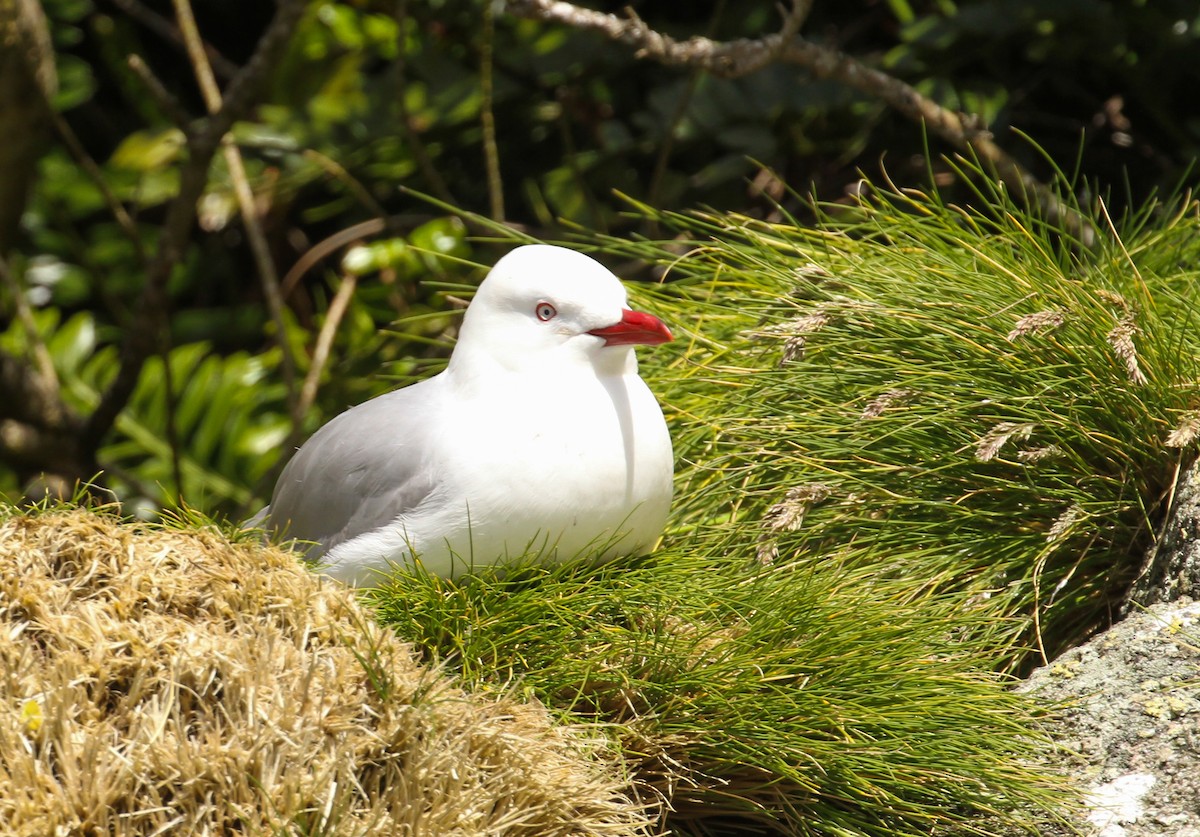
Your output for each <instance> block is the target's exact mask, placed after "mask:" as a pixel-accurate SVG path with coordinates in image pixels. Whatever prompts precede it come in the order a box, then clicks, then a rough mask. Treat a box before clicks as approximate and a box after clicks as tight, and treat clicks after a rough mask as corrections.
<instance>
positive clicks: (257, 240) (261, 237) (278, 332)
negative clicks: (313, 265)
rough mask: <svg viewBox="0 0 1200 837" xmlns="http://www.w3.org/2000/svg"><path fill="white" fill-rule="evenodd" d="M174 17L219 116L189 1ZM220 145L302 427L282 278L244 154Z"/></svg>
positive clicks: (207, 100) (182, 1)
mask: <svg viewBox="0 0 1200 837" xmlns="http://www.w3.org/2000/svg"><path fill="white" fill-rule="evenodd" d="M175 16H176V17H177V18H178V20H179V31H180V33H181V34H182V35H183V40H184V44H185V45H186V46H187V51H188V57H189V58H190V59H191V61H192V68H193V70H194V71H195V73H196V81H197V83H198V84H199V85H200V91H201V94H202V95H203V97H204V104H205V107H207V108H208V111H209V113H216V112H217V111H218V110H219V109H220V107H221V91H220V90H219V89H218V87H217V80H216V78H215V77H214V76H213V72H212V67H210V66H209V64H208V60H207V58H206V56H205V53H204V48H203V42H202V40H201V38H200V31H199V30H198V29H197V28H196V18H195V16H194V15H193V14H192V7H191V3H189V2H188V0H175ZM221 144H222V146H223V149H222V150H223V151H224V154H225V163H226V165H227V166H228V168H229V179H230V180H231V181H232V183H233V191H234V194H235V195H236V196H237V202H238V209H239V210H240V211H241V215H242V222H243V224H244V225H245V227H246V238H247V240H248V241H249V242H250V252H251V254H252V255H253V257H254V263H255V265H256V266H257V268H258V275H259V278H260V280H261V281H262V287H263V295H264V296H265V297H266V300H267V309H268V310H269V311H270V313H271V321H272V323H274V325H275V338H276V340H277V341H278V344H279V351H280V367H281V369H282V372H283V382H284V386H285V387H286V389H287V402H288V409H289V412H290V413H291V415H292V422H293V424H299V423H300V418H301V416H300V415H298V414H297V406H298V404H299V401H298V399H297V394H296V359H295V358H294V357H293V356H292V347H291V344H290V343H289V342H288V339H287V323H286V322H285V320H284V316H283V296H282V295H281V294H280V293H279V275H278V273H277V272H276V271H275V262H274V260H273V259H272V258H271V247H270V245H269V244H268V243H267V237H266V235H265V234H264V233H263V229H262V224H261V223H260V222H259V218H258V207H257V206H256V205H255V201H254V192H253V190H252V189H251V188H250V178H249V177H248V176H247V174H246V164H245V161H244V160H243V159H242V153H241V151H239V150H238V147H237V145H236V144H235V143H234V142H233V137H231V136H229V135H228V134H227V135H225V136H224V137H223V138H222V140H221Z"/></svg>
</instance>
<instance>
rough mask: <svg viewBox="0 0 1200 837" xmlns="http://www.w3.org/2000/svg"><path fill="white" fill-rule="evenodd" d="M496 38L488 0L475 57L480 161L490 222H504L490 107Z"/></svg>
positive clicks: (498, 159)
mask: <svg viewBox="0 0 1200 837" xmlns="http://www.w3.org/2000/svg"><path fill="white" fill-rule="evenodd" d="M495 41H496V7H495V5H494V4H493V3H488V4H486V6H485V7H484V12H483V47H482V50H481V55H480V59H479V87H480V90H481V91H482V93H483V103H482V105H481V106H480V110H479V123H480V126H481V127H482V128H483V162H484V166H485V168H486V170H487V182H488V199H489V201H490V206H491V215H492V220H493V221H500V222H503V221H504V180H503V178H501V176H500V149H499V148H498V147H497V145H496V113H495V111H494V110H493V107H492V106H493V103H494V102H493V93H494V90H495V85H494V84H493V81H492V71H493V70H494V69H495V63H494V62H493V60H492V49H493V47H494V46H495Z"/></svg>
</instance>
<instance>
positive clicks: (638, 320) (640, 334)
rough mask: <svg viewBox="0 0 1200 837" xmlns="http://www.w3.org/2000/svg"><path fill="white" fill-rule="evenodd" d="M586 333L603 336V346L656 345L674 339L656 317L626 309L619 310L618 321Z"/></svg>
mask: <svg viewBox="0 0 1200 837" xmlns="http://www.w3.org/2000/svg"><path fill="white" fill-rule="evenodd" d="M588 334H594V335H596V336H597V337H603V338H604V345H605V346H634V345H642V346H657V345H658V344H659V343H669V342H671V341H672V340H674V339H675V338H674V337H672V336H671V332H670V331H669V330H668V329H667V327H666V326H665V325H663V322H662V320H660V319H659V318H658V317H654V316H651V315H650V314H644V313H642V312H641V311H630V310H628V309H626V310H625V311H623V312H621V319H620V321H619V322H615V323H613V324H612V325H610V326H604V328H594V329H592V330H591V331H589V332H588Z"/></svg>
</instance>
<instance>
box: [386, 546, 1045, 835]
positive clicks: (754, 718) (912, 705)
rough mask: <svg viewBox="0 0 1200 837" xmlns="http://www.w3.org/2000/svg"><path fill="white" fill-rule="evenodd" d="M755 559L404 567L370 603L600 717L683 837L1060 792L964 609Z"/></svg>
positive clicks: (1035, 805) (585, 714) (886, 826)
mask: <svg viewBox="0 0 1200 837" xmlns="http://www.w3.org/2000/svg"><path fill="white" fill-rule="evenodd" d="M753 556H754V547H753V544H752V543H751V544H749V545H748V549H747V550H745V551H743V553H742V554H741V555H740V556H726V555H717V554H709V555H705V554H703V553H691V554H689V553H682V552H676V551H674V550H672V549H670V548H668V549H666V550H664V551H662V552H660V553H659V554H657V555H656V556H654V557H652V558H648V559H643V560H642V561H638V562H617V563H613V564H609V565H607V566H601V567H594V566H587V565H580V564H574V565H568V566H562V567H555V568H549V569H526V570H523V571H521V572H519V573H515V574H513V573H509V574H505V573H504V572H503V571H501V572H499V573H497V572H496V571H490V570H486V569H485V570H480V571H478V572H477V574H476V575H474V576H473V577H469V578H466V579H463V580H461V581H447V580H444V579H439V578H436V577H432V576H429V575H428V574H425V573H422V572H419V571H408V572H402V573H401V574H399V575H398V576H396V577H395V578H394V579H393V581H392V583H391V584H389V585H387V586H385V587H383V588H381V589H379V590H378V591H375V592H374V593H372V594H371V600H372V603H373V604H374V606H375V607H376V609H377V611H378V613H379V616H380V618H381V619H382V620H383V621H384V622H385V623H386V624H390V625H393V626H394V627H395V628H396V629H397V630H398V631H399V633H400V634H401V635H402V636H404V637H406V638H409V639H412V640H413V641H414V642H415V644H416V645H418V646H419V647H422V648H424V649H426V650H427V652H428V653H430V654H431V656H432V657H433V658H434V659H438V660H441V661H443V662H445V663H447V664H449V665H452V666H453V667H455V668H456V669H457V670H459V671H460V672H461V676H462V677H463V679H464V681H465V682H467V683H470V684H472V685H474V686H476V687H478V688H482V689H487V688H496V687H505V688H508V687H509V686H510V685H511V684H512V683H513V682H516V683H517V684H519V685H520V687H522V688H524V689H526V690H527V691H528V693H529V694H530V695H531V696H534V697H536V698H538V699H539V700H541V701H543V702H545V703H547V704H549V705H552V706H556V707H558V708H560V709H561V710H563V711H565V712H567V713H568V715H567V717H569V718H571V719H572V720H574V721H578V720H580V719H588V720H591V721H593V722H596V723H598V724H600V725H601V728H602V729H605V730H607V732H608V734H609V735H610V736H611V737H612V738H613V739H614V740H615V741H616V742H617V743H618V744H619V745H620V747H621V749H622V750H623V751H624V752H625V754H626V760H627V764H628V770H629V772H630V775H631V778H632V780H633V782H634V783H635V786H636V787H638V788H639V790H640V794H639V795H641V796H643V797H644V798H661V799H662V800H664V802H665V803H666V807H667V809H668V813H667V816H666V818H665V825H666V826H667V827H668V828H669V829H670V830H671V832H672V833H679V834H716V833H727V832H725V831H723V830H722V829H739V828H740V829H752V830H754V833H756V832H757V829H763V828H765V829H767V830H768V832H772V833H773V830H775V829H782V830H783V832H784V833H795V834H812V835H850V834H872V835H896V834H918V833H930V830H931V829H950V830H957V831H958V832H959V833H979V834H984V833H991V832H990V831H989V829H992V828H997V827H999V826H1000V825H1001V824H1007V826H1008V827H1013V828H1026V827H1028V828H1030V829H1032V828H1034V825H1033V823H1034V822H1035V820H1036V817H1037V816H1038V814H1039V812H1040V815H1042V816H1047V815H1050V812H1053V811H1055V810H1056V809H1057V807H1058V806H1059V805H1060V803H1061V802H1062V801H1063V800H1064V799H1065V798H1066V797H1065V796H1064V795H1063V789H1062V788H1061V787H1059V786H1057V785H1056V783H1055V782H1054V781H1053V780H1052V779H1049V778H1048V777H1046V776H1044V775H1041V774H1039V773H1038V771H1037V770H1036V769H1035V768H1034V767H1032V766H1031V763H1030V762H1029V761H1027V760H1026V759H1027V758H1028V757H1031V756H1034V755H1035V754H1036V753H1038V752H1040V751H1041V750H1042V749H1043V748H1044V747H1045V740H1044V739H1043V738H1042V737H1041V735H1040V734H1039V733H1038V732H1037V731H1036V726H1035V724H1036V721H1035V716H1036V714H1037V712H1036V710H1035V709H1034V708H1033V706H1032V704H1031V703H1030V702H1029V701H1028V700H1027V699H1026V698H1024V697H1022V696H1020V695H1017V694H1015V693H1013V692H1011V691H1009V690H1008V689H1007V687H1006V683H1005V681H1004V680H1003V678H1001V677H1000V676H999V675H995V674H992V673H988V672H985V671H982V670H981V669H980V667H979V666H978V664H977V658H978V656H979V654H980V649H979V648H978V647H976V646H975V645H973V644H972V643H971V642H969V641H964V640H963V639H960V638H957V637H956V632H959V630H960V628H961V627H962V624H963V616H962V614H961V611H960V609H959V608H958V607H957V605H956V603H953V602H941V601H936V600H926V601H924V602H922V603H921V605H920V606H919V607H918V606H915V605H913V604H912V603H911V602H908V601H906V600H905V599H906V597H907V591H906V590H904V589H902V588H901V587H900V586H899V585H897V584H895V583H890V582H886V581H884V582H880V583H872V582H871V581H870V579H869V578H868V577H867V576H866V575H865V574H864V573H862V572H861V571H856V570H855V569H853V567H852V566H851V564H850V563H849V562H847V563H844V564H843V563H840V562H839V561H838V560H837V559H836V558H831V559H830V561H829V562H828V564H827V565H826V567H825V568H824V572H822V573H812V572H809V570H808V568H806V567H802V566H801V565H799V564H795V563H782V562H781V563H778V564H775V565H773V566H768V567H762V566H759V565H757V564H756V563H755V562H754V560H753ZM731 558H734V559H737V558H741V559H745V560H732V561H731V560H730V559H731ZM967 619H970V617H967ZM728 833H751V832H728Z"/></svg>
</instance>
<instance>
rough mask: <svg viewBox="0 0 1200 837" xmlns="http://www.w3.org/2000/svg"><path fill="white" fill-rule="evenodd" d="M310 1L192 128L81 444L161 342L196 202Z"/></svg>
mask: <svg viewBox="0 0 1200 837" xmlns="http://www.w3.org/2000/svg"><path fill="white" fill-rule="evenodd" d="M306 6H307V4H306V3H305V2H304V0H281V2H280V4H279V8H278V9H277V11H276V13H275V17H274V18H273V19H272V20H271V23H270V25H269V26H268V27H267V30H266V32H265V33H264V34H263V36H262V38H261V39H260V40H259V42H258V46H257V47H256V49H255V51H254V55H253V56H251V58H250V60H249V61H248V62H247V63H246V65H245V66H244V67H242V69H241V70H239V71H238V73H237V75H236V76H235V77H234V79H233V81H232V82H230V84H229V87H228V88H227V89H226V91H225V95H224V97H223V98H222V100H221V107H220V108H219V109H218V110H217V111H216V112H215V113H213V114H211V115H210V116H208V117H205V118H203V119H200V120H198V121H197V122H196V123H194V125H193V127H192V130H191V131H189V132H188V142H187V150H188V160H187V162H186V163H185V164H184V165H183V167H182V169H181V171H180V175H179V192H178V194H177V195H176V197H175V199H174V200H173V201H172V203H171V205H170V207H169V208H168V210H167V216H166V220H165V221H164V223H163V231H162V235H161V237H160V239H159V246H158V250H157V251H156V252H155V254H154V257H153V259H152V260H151V262H150V266H149V267H148V268H147V270H146V280H145V284H144V285H143V288H142V296H141V299H140V301H139V303H138V316H137V320H136V321H137V322H138V323H139V327H138V328H135V329H130V330H129V331H128V332H127V333H126V336H125V340H124V342H122V344H121V347H120V351H119V358H118V369H117V375H116V378H114V380H113V382H112V384H111V385H110V386H109V388H108V389H107V390H106V391H105V392H104V395H103V396H102V397H101V400H100V404H99V405H98V406H97V407H96V410H95V412H93V413H92V415H91V416H89V417H88V420H87V423H86V425H85V427H84V429H83V435H82V439H81V445H82V448H83V449H84V450H87V451H95V450H96V449H97V448H98V447H99V445H100V442H101V441H102V439H103V438H104V435H105V434H106V433H108V431H109V430H110V429H111V428H112V426H113V423H114V422H115V421H116V419H117V416H118V415H119V414H120V412H121V410H123V409H124V408H125V405H126V404H127V403H128V401H129V398H130V396H132V395H133V391H134V389H135V388H136V386H137V382H138V378H139V376H140V375H141V371H142V367H143V366H144V364H145V362H146V359H147V358H148V357H150V355H152V354H153V353H154V351H155V349H156V348H157V347H158V346H159V345H160V341H161V336H162V330H163V329H164V328H165V327H166V321H167V308H168V299H167V280H168V279H169V278H170V276H171V272H172V271H173V270H174V269H175V267H176V265H178V264H179V262H180V260H181V259H182V257H183V252H184V249H185V247H186V246H187V241H188V236H189V234H190V233H191V229H192V224H193V222H194V221H195V217H196V201H197V200H199V198H200V195H201V194H202V193H203V192H204V187H205V185H206V184H207V182H208V169H209V165H210V164H211V163H212V158H213V156H214V155H215V154H216V152H217V149H218V147H219V146H220V144H221V140H222V138H223V137H224V136H225V134H227V133H228V132H229V130H230V128H232V127H233V123H234V122H235V121H236V120H237V119H239V118H241V117H242V116H243V115H244V114H245V113H246V112H247V111H248V110H249V109H250V107H251V105H252V104H253V101H254V97H255V96H256V95H257V92H258V88H259V87H260V86H261V84H262V82H263V80H264V78H265V77H266V74H267V72H268V71H269V70H270V69H271V67H273V66H274V65H275V64H276V62H277V61H278V59H279V57H280V56H281V55H282V54H283V50H284V48H285V47H286V46H287V43H288V41H289V40H290V38H291V36H292V32H293V31H294V30H295V28H296V24H297V23H298V22H299V20H300V17H301V15H303V13H304V10H305V8H306Z"/></svg>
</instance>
